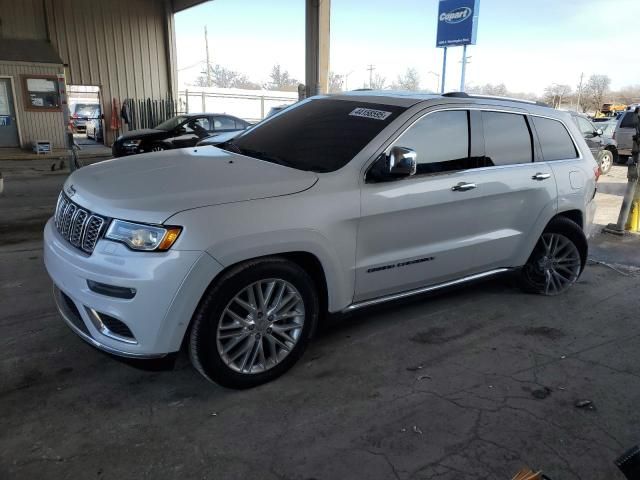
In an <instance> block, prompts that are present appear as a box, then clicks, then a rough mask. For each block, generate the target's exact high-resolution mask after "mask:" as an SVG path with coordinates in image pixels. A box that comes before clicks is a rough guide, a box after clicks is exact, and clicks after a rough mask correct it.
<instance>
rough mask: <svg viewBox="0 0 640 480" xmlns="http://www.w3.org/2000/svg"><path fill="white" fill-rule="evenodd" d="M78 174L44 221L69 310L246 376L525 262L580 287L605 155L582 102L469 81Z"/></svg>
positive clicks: (50, 261) (540, 285) (285, 364)
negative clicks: (574, 109)
mask: <svg viewBox="0 0 640 480" xmlns="http://www.w3.org/2000/svg"><path fill="white" fill-rule="evenodd" d="M220 147H221V148H216V147H197V148H189V149H182V150H173V151H167V152H160V153H153V154H143V155H138V156H136V157H135V158H124V159H117V160H109V161H106V162H102V163H99V164H96V165H92V166H89V167H85V168H82V169H80V170H78V171H76V172H75V173H74V174H73V175H71V176H70V177H69V179H68V180H67V181H66V183H65V185H64V189H63V192H62V193H61V194H60V198H59V201H58V205H57V208H56V212H55V215H54V217H53V218H51V219H50V220H49V222H48V223H47V225H46V227H45V232H44V236H45V242H44V245H45V247H44V248H45V262H46V266H47V270H48V272H49V274H50V276H51V278H52V279H53V282H54V284H55V288H54V292H55V298H56V303H57V306H58V309H59V310H60V313H61V314H62V317H63V318H64V320H65V321H66V323H67V324H68V325H69V326H70V327H71V329H72V330H73V331H75V332H76V333H77V334H78V335H79V336H80V337H82V338H83V339H84V340H86V341H87V342H89V343H90V344H92V345H93V346H95V347H97V348H99V349H101V350H103V351H106V352H109V353H111V354H115V355H119V356H124V357H133V358H157V357H166V356H168V355H169V356H172V355H173V356H175V354H176V352H178V351H179V350H180V349H181V347H182V346H186V347H187V348H188V350H189V353H190V357H191V360H192V362H193V365H194V366H195V367H196V368H197V369H198V370H199V371H200V372H201V373H202V374H203V375H204V376H205V377H207V378H208V379H210V380H213V381H215V382H218V383H220V384H222V385H225V386H229V387H235V388H246V387H251V386H254V385H257V384H260V383H263V382H266V381H268V380H271V379H273V378H275V377H277V376H279V375H281V374H282V373H284V372H285V371H286V370H287V369H288V368H290V367H291V366H292V365H293V364H294V363H295V362H296V361H297V360H298V359H299V358H300V356H301V355H302V353H303V350H304V349H305V347H306V345H307V343H308V341H309V339H310V337H311V336H312V334H313V332H314V329H315V327H316V325H317V323H318V321H319V319H321V318H322V317H323V314H325V313H326V312H345V311H352V310H356V309H359V308H362V307H367V306H371V305H376V304H379V303H382V302H386V301H389V300H394V299H398V298H403V297H407V296H409V295H414V294H419V293H422V292H427V291H431V290H435V289H438V288H442V287H446V286H449V285H453V284H459V283H461V282H466V281H470V280H476V279H480V278H485V277H488V276H491V275H494V274H498V273H500V272H505V271H508V270H517V271H518V272H520V278H521V279H522V285H523V286H524V287H525V288H526V290H528V291H533V292H538V293H542V294H546V295H554V294H558V293H561V292H563V291H564V290H566V289H567V288H568V287H569V286H570V285H572V284H573V283H574V282H575V281H576V280H577V279H578V277H579V275H580V274H581V272H582V269H583V268H584V265H585V262H586V258H587V240H586V234H585V233H586V232H587V231H588V227H589V225H590V224H591V220H592V217H593V210H594V202H593V197H594V195H595V191H596V181H597V177H598V174H599V170H598V166H597V164H596V162H595V160H594V159H593V157H592V155H591V153H590V151H589V148H588V147H587V145H586V144H585V141H584V140H583V139H582V135H580V132H579V131H578V130H577V128H576V126H575V124H574V123H573V122H572V121H571V118H570V117H569V116H568V115H567V114H565V113H562V112H558V111H555V110H552V109H551V108H547V107H544V106H539V105H536V104H533V103H528V102H518V101H511V100H505V99H495V98H486V97H471V96H467V95H465V94H448V95H420V94H410V95H409V94H406V95H405V94H396V93H394V94H390V93H376V92H355V93H349V94H344V95H338V96H320V97H314V98H311V99H308V100H306V101H303V102H300V103H299V104H297V105H296V106H294V107H291V108H289V109H287V110H285V111H283V112H280V113H278V114H276V115H274V116H272V117H270V118H269V119H267V120H266V121H264V122H261V123H260V124H258V125H256V126H254V127H252V128H251V129H249V130H248V131H246V132H244V133H243V134H241V135H240V136H239V137H237V138H235V139H233V140H230V141H229V142H227V143H224V144H222V145H220Z"/></svg>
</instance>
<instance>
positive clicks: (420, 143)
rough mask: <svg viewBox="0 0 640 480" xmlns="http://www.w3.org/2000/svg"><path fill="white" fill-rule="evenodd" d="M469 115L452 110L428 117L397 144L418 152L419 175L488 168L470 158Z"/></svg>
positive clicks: (396, 143)
mask: <svg viewBox="0 0 640 480" xmlns="http://www.w3.org/2000/svg"><path fill="white" fill-rule="evenodd" d="M469 138H470V131H469V112H468V111H466V110H451V111H441V112H435V113H432V114H430V115H426V116H424V117H422V118H421V119H420V120H418V121H417V122H416V123H414V124H413V125H412V126H411V127H409V128H408V129H407V130H406V131H405V132H404V134H403V135H402V136H401V137H400V138H399V139H398V140H396V142H395V145H397V146H400V147H406V148H411V149H413V150H415V151H416V153H417V155H418V156H417V162H418V168H417V172H416V173H417V174H418V175H426V174H434V173H444V172H452V171H456V170H467V169H470V168H478V167H482V166H485V165H484V164H483V163H482V159H481V158H470V156H469Z"/></svg>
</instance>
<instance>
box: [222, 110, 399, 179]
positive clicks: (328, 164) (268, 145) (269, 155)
mask: <svg viewBox="0 0 640 480" xmlns="http://www.w3.org/2000/svg"><path fill="white" fill-rule="evenodd" d="M404 110H405V108H404V107H398V106H394V105H384V104H376V103H366V102H362V101H350V100H336V99H326V98H324V99H313V100H309V101H306V102H301V103H299V104H298V105H296V106H293V107H291V108H289V109H287V111H285V112H282V114H281V115H278V116H275V117H272V118H270V119H269V120H267V121H263V122H261V123H259V124H258V125H256V126H254V127H252V128H251V129H249V130H247V131H246V132H244V133H243V134H242V135H241V136H239V137H236V138H235V139H233V140H232V141H231V142H230V144H226V145H222V147H223V148H226V149H228V150H231V151H237V152H239V153H243V154H245V155H249V156H253V157H255V158H260V159H263V160H267V161H272V162H274V163H281V164H284V165H287V166H291V167H293V168H297V169H300V170H312V171H315V172H332V171H334V170H337V169H339V168H341V167H343V166H344V165H346V164H347V163H348V162H349V161H350V160H351V159H353V157H355V156H356V155H357V154H358V153H359V152H360V151H361V150H362V149H363V148H364V147H365V146H366V145H367V144H368V143H369V142H370V141H371V140H373V138H374V137H376V136H377V135H378V134H379V133H380V132H381V131H382V129H383V128H385V127H386V126H387V125H389V124H390V123H391V122H392V121H393V120H395V119H396V118H397V117H398V115H400V114H401V113H402V112H403V111H404Z"/></svg>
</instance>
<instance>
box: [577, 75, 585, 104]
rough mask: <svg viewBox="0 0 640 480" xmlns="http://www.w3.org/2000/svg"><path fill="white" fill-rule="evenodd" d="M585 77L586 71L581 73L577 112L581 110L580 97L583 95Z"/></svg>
mask: <svg viewBox="0 0 640 480" xmlns="http://www.w3.org/2000/svg"><path fill="white" fill-rule="evenodd" d="M583 79H584V72H582V73H581V74H580V85H578V103H576V112H579V111H580V97H581V96H582V81H583Z"/></svg>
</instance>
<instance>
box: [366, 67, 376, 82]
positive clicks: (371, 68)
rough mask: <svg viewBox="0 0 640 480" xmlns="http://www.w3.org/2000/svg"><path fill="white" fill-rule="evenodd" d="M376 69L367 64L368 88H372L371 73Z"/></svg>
mask: <svg viewBox="0 0 640 480" xmlns="http://www.w3.org/2000/svg"><path fill="white" fill-rule="evenodd" d="M375 69H376V66H375V65H372V64H369V66H368V67H367V70H369V88H373V87H372V85H373V71H374V70H375Z"/></svg>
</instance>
